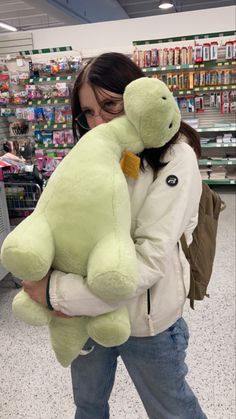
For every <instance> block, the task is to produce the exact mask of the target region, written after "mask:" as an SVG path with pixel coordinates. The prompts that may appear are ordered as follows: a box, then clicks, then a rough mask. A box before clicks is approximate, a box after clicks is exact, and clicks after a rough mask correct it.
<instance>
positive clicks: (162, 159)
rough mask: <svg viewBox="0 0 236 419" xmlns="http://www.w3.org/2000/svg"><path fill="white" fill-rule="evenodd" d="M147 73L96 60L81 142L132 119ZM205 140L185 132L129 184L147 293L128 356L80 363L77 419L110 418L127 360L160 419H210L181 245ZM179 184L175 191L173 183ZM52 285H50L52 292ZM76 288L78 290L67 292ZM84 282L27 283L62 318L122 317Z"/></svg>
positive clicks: (83, 77)
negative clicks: (132, 86)
mask: <svg viewBox="0 0 236 419" xmlns="http://www.w3.org/2000/svg"><path fill="white" fill-rule="evenodd" d="M139 77H143V73H142V71H141V70H140V69H139V68H138V67H137V66H136V65H135V64H134V63H133V62H132V61H131V60H130V59H129V58H127V57H126V56H124V55H122V54H119V53H106V54H102V55H101V56H99V57H97V58H95V59H93V60H91V61H90V62H89V63H88V64H87V65H86V66H85V67H84V69H83V70H82V71H81V73H80V74H79V76H78V78H77V80H76V82H75V85H74V89H73V95H72V116H73V131H74V135H75V138H76V139H77V140H78V139H79V137H81V136H83V135H84V134H85V133H86V132H87V131H88V130H89V129H93V128H94V127H95V126H97V125H99V124H101V123H106V122H108V121H110V120H112V119H113V118H116V117H117V116H119V115H121V114H122V113H123V93H124V90H125V87H126V86H127V85H128V84H129V83H130V82H131V81H132V80H135V79H137V78H139ZM199 156H200V141H199V136H198V134H197V133H196V132H195V131H194V130H193V129H192V128H191V127H189V126H188V125H186V124H184V123H183V122H182V123H181V126H180V130H179V132H178V133H177V134H176V135H175V136H174V137H173V138H172V139H171V140H170V141H169V142H168V143H167V144H166V145H165V146H163V147H161V148H159V149H149V150H144V151H143V152H142V153H141V154H140V158H141V170H140V176H139V178H138V180H133V179H130V178H127V183H128V188H129V193H130V201H131V211H132V231H131V233H132V237H133V240H134V242H135V247H136V253H137V259H138V267H139V286H138V289H137V293H136V297H135V298H132V299H131V300H129V301H124V302H123V303H124V304H126V305H127V307H128V310H129V314H130V320H131V329H132V332H131V337H130V339H129V340H128V341H127V342H126V343H124V344H123V345H121V346H119V347H113V348H104V347H101V346H100V345H98V344H97V343H95V342H93V341H91V339H90V340H89V341H88V342H87V343H86V345H85V347H84V349H83V351H82V353H81V354H80V356H79V357H78V358H77V359H76V360H75V361H74V362H73V363H72V366H71V371H72V384H73V391H74V400H75V404H76V406H77V411H76V415H75V418H76V419H107V418H109V404H108V400H109V396H110V393H111V390H112V387H113V384H114V379H115V372H116V365H117V358H118V356H121V358H122V360H123V362H124V364H125V366H126V368H127V370H128V372H129V374H130V377H131V378H132V380H133V382H134V384H135V386H136V389H137V391H138V393H139V395H140V397H141V399H142V402H143V404H144V407H145V409H146V411H147V414H148V417H150V418H151V419H157V418H158V419H172V418H173V419H174V418H175V419H177V418H179V419H192V418H196V419H203V418H206V416H205V414H204V413H203V412H202V410H201V408H200V406H199V403H198V401H197V399H196V397H195V396H194V394H193V392H192V390H191V389H190V387H189V386H188V384H187V382H186V381H185V376H186V374H187V367H186V365H185V362H184V360H185V351H186V348H187V345H188V337H189V336H188V328H187V325H186V323H185V321H184V320H183V318H182V312H183V306H184V303H185V300H186V295H187V294H188V289H189V266H188V263H187V261H186V259H185V257H184V255H183V252H182V250H181V247H180V246H179V244H178V241H179V239H180V237H181V235H182V234H183V233H185V236H186V239H187V243H188V244H190V242H191V239H192V232H193V230H194V228H195V226H196V223H197V215H198V205H199V200H200V196H201V177H200V173H199V170H198V164H197V157H199ZM170 176H171V178H172V182H171V183H170V182H169V181H168V179H170ZM49 280H50V284H49ZM68 280H69V281H70V290H67V287H66V284H68ZM78 283H80V281H78V280H77V278H76V275H74V274H65V273H63V272H58V271H53V272H52V273H51V274H50V275H49V274H48V275H47V276H46V277H45V278H44V279H43V280H42V281H40V282H37V283H35V282H34V283H33V282H26V281H25V282H24V288H25V291H26V292H28V294H29V295H30V296H31V298H33V299H35V300H36V301H38V302H40V303H41V304H44V305H45V306H46V305H47V302H46V288H47V286H48V285H49V294H50V304H51V305H52V307H53V308H54V310H55V315H58V316H66V315H68V316H79V315H88V316H95V315H99V314H102V313H105V312H108V311H112V310H113V309H115V308H116V305H115V304H114V305H111V304H108V303H106V302H105V301H102V300H100V299H99V298H98V297H96V296H94V295H93V294H92V293H91V292H90V291H89V289H88V288H86V284H85V285H84V288H83V289H81V286H80V289H78Z"/></svg>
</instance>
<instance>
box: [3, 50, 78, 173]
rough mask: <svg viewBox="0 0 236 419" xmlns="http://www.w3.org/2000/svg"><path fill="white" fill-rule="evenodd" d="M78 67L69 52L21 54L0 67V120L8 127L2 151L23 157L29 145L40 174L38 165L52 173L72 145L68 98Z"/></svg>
mask: <svg viewBox="0 0 236 419" xmlns="http://www.w3.org/2000/svg"><path fill="white" fill-rule="evenodd" d="M59 53H60V55H59V56H58V54H59ZM64 53H67V55H66V56H63V54H64ZM44 54H45V57H46V58H45V59H44V58H42V57H43V55H44ZM68 54H69V55H68ZM37 55H39V58H38V57H36V56H37ZM36 58H37V59H36ZM14 64H15V65H14ZM81 65H82V60H81V57H80V56H79V55H76V56H73V53H72V48H71V47H58V48H46V49H41V50H31V51H30V50H29V51H21V52H20V53H19V55H18V57H16V59H15V63H14V62H13V63H12V62H10V63H9V62H7V61H6V62H5V64H2V66H1V67H0V116H1V117H2V118H0V119H1V120H3V118H5V122H4V123H5V125H6V120H7V122H8V128H9V131H8V134H6V132H5V135H4V141H5V142H7V144H6V148H7V151H12V150H13V149H14V147H16V146H18V147H19V148H20V151H21V150H23V151H24V149H25V146H26V144H27V143H28V142H29V141H33V142H34V144H35V155H34V157H35V158H36V159H37V160H38V166H39V168H40V170H41V169H43V166H44V165H46V166H47V170H46V172H47V173H50V171H53V170H54V169H55V166H56V165H57V164H58V162H59V161H60V160H61V159H62V158H63V157H64V155H65V154H67V153H68V152H69V150H70V149H71V148H72V146H73V145H74V141H73V134H72V127H71V109H70V94H71V87H72V83H73V82H74V80H75V78H76V74H77V72H78V70H79V68H80V67H81ZM2 142H3V140H2ZM16 143H17V145H16ZM50 162H51V166H52V167H51V169H50V168H49V166H50Z"/></svg>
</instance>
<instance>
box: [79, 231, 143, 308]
mask: <svg viewBox="0 0 236 419" xmlns="http://www.w3.org/2000/svg"><path fill="white" fill-rule="evenodd" d="M108 255H109V257H108ZM137 278H138V274H137V257H136V253H135V247H134V243H133V241H132V239H131V238H130V237H129V236H125V235H122V236H119V234H118V233H117V234H115V233H114V234H112V233H111V234H108V235H107V236H105V237H103V238H102V240H100V241H99V242H98V243H97V244H96V246H95V247H94V249H93V250H92V252H91V253H90V255H89V260H88V272H87V282H88V287H89V288H90V290H91V291H92V292H93V293H94V294H96V295H97V296H98V297H100V298H102V299H107V300H108V301H112V300H115V301H116V300H121V299H123V298H127V297H130V296H131V295H132V293H133V292H134V291H135V290H136V287H137Z"/></svg>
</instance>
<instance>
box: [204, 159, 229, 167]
mask: <svg viewBox="0 0 236 419" xmlns="http://www.w3.org/2000/svg"><path fill="white" fill-rule="evenodd" d="M198 164H199V166H226V165H231V166H232V165H233V166H235V165H236V160H230V159H217V160H212V159H200V160H198Z"/></svg>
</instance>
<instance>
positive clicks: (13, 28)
mask: <svg viewBox="0 0 236 419" xmlns="http://www.w3.org/2000/svg"><path fill="white" fill-rule="evenodd" d="M0 28H3V29H6V30H7V31H12V32H16V31H17V29H16V28H15V27H14V26H11V25H7V24H6V23H3V22H0Z"/></svg>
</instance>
